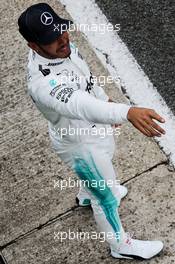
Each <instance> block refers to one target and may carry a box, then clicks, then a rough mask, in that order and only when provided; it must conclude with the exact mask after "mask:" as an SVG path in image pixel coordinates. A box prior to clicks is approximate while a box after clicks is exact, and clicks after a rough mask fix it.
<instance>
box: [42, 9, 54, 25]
mask: <svg viewBox="0 0 175 264" xmlns="http://www.w3.org/2000/svg"><path fill="white" fill-rule="evenodd" d="M41 22H42V23H43V24H44V25H46V26H49V25H51V24H52V22H53V16H52V15H51V14H50V13H49V12H44V13H42V15H41Z"/></svg>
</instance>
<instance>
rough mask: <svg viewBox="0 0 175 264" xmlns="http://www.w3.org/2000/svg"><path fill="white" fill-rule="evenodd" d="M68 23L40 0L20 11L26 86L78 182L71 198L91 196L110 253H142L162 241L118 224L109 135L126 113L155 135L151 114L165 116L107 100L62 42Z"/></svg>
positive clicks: (82, 200) (121, 190)
mask: <svg viewBox="0 0 175 264" xmlns="http://www.w3.org/2000/svg"><path fill="white" fill-rule="evenodd" d="M71 23H72V22H71V21H68V20H65V19H62V18H60V17H59V16H58V15H57V14H56V13H55V12H54V10H53V9H52V8H51V7H50V6H49V5H47V4H44V3H40V4H35V5H33V6H31V7H29V8H28V9H27V10H25V11H24V12H23V13H22V14H21V16H20V18H19V20H18V25H19V31H20V33H21V34H22V36H23V37H24V38H25V39H26V40H27V42H28V46H29V47H30V51H29V58H28V93H29V95H30V96H31V98H32V100H33V101H34V103H35V105H36V107H37V108H38V109H39V110H40V111H41V113H42V114H43V115H44V117H45V118H46V119H47V120H48V126H49V135H50V139H51V142H52V145H53V148H54V149H55V151H56V153H57V154H58V155H59V157H60V158H61V159H62V160H63V161H64V162H65V163H66V164H67V165H68V166H70V167H71V168H72V169H73V171H74V172H75V173H76V174H77V176H78V177H79V179H80V181H81V182H82V183H84V184H83V185H81V188H80V191H79V193H78V195H77V199H78V202H79V204H80V205H82V206H86V205H89V204H91V206H92V209H93V215H94V217H95V220H96V223H97V227H98V228H99V230H100V232H104V234H105V238H106V241H107V242H108V243H109V245H110V249H111V254H112V256H113V257H116V258H128V259H133V258H135V257H137V258H143V259H149V258H151V257H153V256H155V255H157V254H158V253H159V252H160V251H161V250H162V248H163V243H162V242H161V241H142V240H136V239H132V238H131V237H129V236H128V234H127V233H126V232H125V231H124V229H123V227H122V223H121V221H120V217H119V214H118V206H119V204H120V200H121V198H123V197H124V196H125V195H126V194H127V189H126V187H124V186H121V185H119V184H117V180H116V179H118V177H117V175H116V172H115V171H114V168H113V165H112V158H113V154H114V149H115V142H114V136H113V133H111V129H112V127H111V126H112V125H113V126H114V127H115V126H117V124H122V123H124V122H126V121H130V122H131V123H132V124H133V125H134V126H135V127H136V128H137V129H139V130H140V131H141V132H142V133H143V134H144V135H146V136H149V137H151V136H161V134H164V133H165V131H164V130H163V129H162V128H161V127H160V126H159V125H158V124H156V123H155V122H154V121H153V119H156V120H158V121H159V122H164V120H163V119H162V118H161V117H160V116H159V115H158V114H157V113H156V112H155V111H154V110H152V109H147V108H140V107H132V106H131V105H126V104H122V103H115V102H113V101H112V100H110V99H109V97H108V95H107V94H106V93H105V92H104V90H103V89H102V88H101V87H100V86H98V85H97V84H96V83H93V76H92V74H91V72H90V70H89V68H88V66H87V64H86V62H85V61H84V59H83V57H82V56H81V54H80V53H79V51H78V49H77V48H76V46H75V45H74V44H73V43H71V42H69V35H68V32H67V30H68V27H69V26H70V24H71ZM55 25H57V27H55ZM58 25H59V29H60V30H58ZM55 29H57V30H55ZM102 130H103V131H105V135H104V136H103V137H102V136H101V134H100V131H102ZM102 182H103V183H104V185H103V188H101V187H102V186H101V183H102Z"/></svg>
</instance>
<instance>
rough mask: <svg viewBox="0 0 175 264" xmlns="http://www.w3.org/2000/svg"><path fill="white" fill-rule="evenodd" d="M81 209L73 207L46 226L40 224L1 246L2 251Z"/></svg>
mask: <svg viewBox="0 0 175 264" xmlns="http://www.w3.org/2000/svg"><path fill="white" fill-rule="evenodd" d="M79 208H81V207H80V206H79V205H75V206H73V207H71V208H70V209H68V210H67V211H65V212H64V213H61V214H59V215H57V216H55V217H53V218H52V219H49V220H48V221H47V222H45V223H44V224H40V225H39V226H37V227H35V228H33V229H31V230H29V231H28V232H26V233H24V234H21V235H19V236H18V237H16V238H14V239H12V240H11V241H9V242H8V243H6V244H4V245H2V246H0V251H2V250H3V249H5V248H6V247H8V246H10V245H12V244H14V243H16V242H17V241H19V240H21V239H24V238H26V237H27V236H29V235H31V234H33V233H35V232H36V231H38V230H40V229H42V228H44V227H46V226H49V225H51V224H52V223H54V222H56V221H57V220H59V219H61V218H62V217H63V216H65V215H69V214H71V213H72V212H74V211H75V210H76V209H79Z"/></svg>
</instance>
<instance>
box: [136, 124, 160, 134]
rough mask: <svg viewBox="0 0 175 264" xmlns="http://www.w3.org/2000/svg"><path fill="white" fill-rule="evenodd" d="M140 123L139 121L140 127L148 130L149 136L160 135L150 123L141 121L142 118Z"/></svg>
mask: <svg viewBox="0 0 175 264" xmlns="http://www.w3.org/2000/svg"><path fill="white" fill-rule="evenodd" d="M140 123H141V125H142V127H143V128H144V129H146V130H147V131H149V133H150V136H151V137H155V136H157V137H160V136H161V134H160V133H159V132H158V131H156V130H155V129H154V128H153V127H152V126H151V125H150V123H147V122H146V121H143V120H141V121H140Z"/></svg>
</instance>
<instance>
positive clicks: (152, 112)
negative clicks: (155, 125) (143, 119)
mask: <svg viewBox="0 0 175 264" xmlns="http://www.w3.org/2000/svg"><path fill="white" fill-rule="evenodd" d="M150 117H151V118H153V119H156V120H157V121H159V122H161V123H164V122H165V119H164V118H163V117H161V116H160V115H159V114H157V113H156V112H155V111H154V110H151V111H150Z"/></svg>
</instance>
